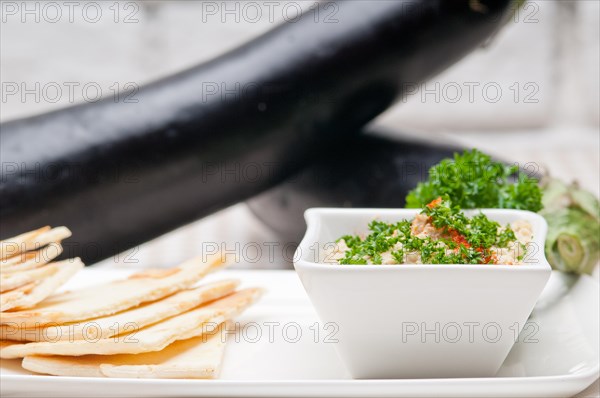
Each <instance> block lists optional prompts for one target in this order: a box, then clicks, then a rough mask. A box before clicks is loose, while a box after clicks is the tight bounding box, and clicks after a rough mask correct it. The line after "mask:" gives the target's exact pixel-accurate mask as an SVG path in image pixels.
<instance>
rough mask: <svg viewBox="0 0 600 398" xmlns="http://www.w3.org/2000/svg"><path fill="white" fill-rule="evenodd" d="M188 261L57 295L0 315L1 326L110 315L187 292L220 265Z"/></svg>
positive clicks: (199, 259)
mask: <svg viewBox="0 0 600 398" xmlns="http://www.w3.org/2000/svg"><path fill="white" fill-rule="evenodd" d="M203 260H206V256H200V257H197V258H193V259H190V260H188V261H186V262H184V263H183V264H181V265H180V266H178V267H174V268H169V269H159V270H146V271H143V272H138V273H136V274H134V275H132V276H130V277H129V278H128V279H125V280H119V281H114V282H110V283H105V284H101V285H96V286H92V287H88V288H87V289H85V290H77V291H72V292H65V293H61V294H56V295H54V296H52V297H50V298H49V299H48V300H45V301H44V302H43V303H40V304H39V305H38V306H36V307H35V308H33V309H30V310H27V311H19V312H11V313H2V314H0V323H3V324H7V323H8V324H17V325H19V327H20V328H31V327H40V326H43V325H48V324H54V325H56V324H65V323H73V322H79V321H82V320H85V319H92V318H99V317H101V316H106V315H112V314H115V313H117V312H121V311H124V310H126V309H129V308H133V307H136V306H138V305H140V304H141V303H145V302H149V301H155V300H158V299H161V298H163V297H166V296H169V295H171V294H173V293H175V292H178V291H180V290H183V289H187V288H189V287H191V286H192V285H194V284H195V283H196V282H198V281H199V280H200V279H201V278H202V277H204V275H206V274H207V273H208V272H211V271H214V270H216V269H218V268H219V267H221V266H222V265H223V263H222V261H221V255H219V254H218V255H216V256H212V257H209V258H208V261H203Z"/></svg>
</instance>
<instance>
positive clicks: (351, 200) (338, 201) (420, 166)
mask: <svg viewBox="0 0 600 398" xmlns="http://www.w3.org/2000/svg"><path fill="white" fill-rule="evenodd" d="M389 136H390V134H389V133H388V132H385V131H383V132H382V131H374V130H370V131H367V132H365V134H362V135H360V136H355V137H352V138H351V139H348V144H347V145H345V146H344V148H343V150H337V151H331V152H330V153H329V154H328V156H323V157H321V158H320V159H319V160H316V161H315V162H314V163H313V164H311V165H310V166H309V167H306V168H305V169H304V170H302V171H301V172H299V173H297V174H296V175H295V176H293V177H291V178H289V179H288V180H287V181H285V182H284V183H282V184H279V185H278V186H276V187H274V188H272V189H270V190H268V191H266V192H264V193H262V194H260V195H258V196H256V197H254V198H252V199H251V200H249V201H248V202H247V204H248V206H249V207H250V209H251V210H252V212H253V213H254V214H255V215H256V216H257V217H258V219H259V220H261V221H262V222H263V223H265V224H266V225H267V226H268V227H270V228H271V230H273V231H274V232H276V234H277V236H278V237H279V238H280V239H281V242H282V243H285V244H298V243H299V242H300V240H301V239H302V236H303V235H304V233H305V231H306V223H305V222H304V211H305V210H306V209H308V208H311V207H370V208H398V207H404V203H405V197H406V195H407V194H408V192H409V191H410V190H411V189H413V188H414V187H415V186H416V185H417V183H418V182H420V181H422V180H425V179H427V176H428V171H429V168H430V167H431V166H433V165H435V164H437V163H439V162H440V161H441V160H442V159H444V158H448V157H452V155H453V154H454V153H455V152H461V151H462V150H463V149H462V148H459V147H457V146H449V145H441V144H428V143H415V142H410V141H406V140H401V139H393V138H390V137H389Z"/></svg>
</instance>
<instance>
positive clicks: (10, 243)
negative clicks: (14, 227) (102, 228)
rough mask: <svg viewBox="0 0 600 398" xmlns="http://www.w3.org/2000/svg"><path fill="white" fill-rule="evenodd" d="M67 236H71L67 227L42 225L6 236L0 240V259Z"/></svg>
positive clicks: (34, 248) (56, 241)
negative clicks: (17, 234) (35, 228)
mask: <svg viewBox="0 0 600 398" xmlns="http://www.w3.org/2000/svg"><path fill="white" fill-rule="evenodd" d="M69 236H71V231H70V230H69V228H67V227H56V228H52V229H50V227H44V228H40V229H38V230H35V231H31V232H27V233H24V234H22V235H19V236H15V237H14V238H8V239H5V240H3V241H2V242H0V259H1V260H4V259H7V258H9V257H13V256H16V255H17V254H20V253H23V252H27V251H30V250H37V249H39V248H41V247H44V246H46V245H48V244H50V243H60V242H61V241H62V240H63V239H66V238H68V237H69Z"/></svg>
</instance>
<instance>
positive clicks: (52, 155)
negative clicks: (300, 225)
mask: <svg viewBox="0 0 600 398" xmlns="http://www.w3.org/2000/svg"><path fill="white" fill-rule="evenodd" d="M330 3H331V2H329V3H325V4H323V5H322V6H321V7H325V6H327V4H330ZM477 4H478V7H474V8H472V5H473V2H472V1H471V0H453V1H448V0H416V1H415V0H410V1H402V0H393V1H389V0H383V1H377V0H368V1H364V0H352V1H340V2H336V5H337V13H336V15H335V19H337V22H336V23H323V22H319V23H316V22H315V20H314V15H313V14H312V13H311V14H310V15H309V14H305V15H304V16H303V17H302V18H301V19H299V20H296V21H293V22H288V23H286V24H283V25H281V26H279V27H277V28H275V29H273V30H272V31H270V32H267V33H266V34H265V35H263V36H261V37H259V38H257V39H255V40H253V41H251V42H249V43H247V44H245V45H243V46H241V47H239V48H237V49H235V50H233V51H231V52H229V53H226V54H224V55H222V56H220V57H218V58H216V59H214V60H212V61H210V62H207V63H204V64H201V65H198V66H196V67H194V68H191V69H189V70H186V71H184V72H181V73H179V74H176V75H173V76H170V77H167V78H165V79H163V80H160V81H157V82H155V83H153V84H149V85H147V86H145V87H142V88H141V89H140V90H139V92H137V93H136V94H135V99H136V100H137V102H133V103H124V102H122V101H119V102H115V101H114V100H113V98H107V99H104V100H102V101H99V102H96V103H93V104H83V105H79V106H74V107H71V108H67V109H63V110H59V111H55V112H52V113H48V114H44V115H40V116H36V117H32V118H28V119H22V120H16V121H11V122H7V123H5V124H2V125H1V126H0V158H1V162H2V175H1V179H0V219H1V226H2V227H1V231H0V238H5V237H8V236H13V235H15V234H18V233H20V232H23V231H27V230H30V229H33V228H36V227H39V226H41V225H45V224H50V225H67V226H68V227H69V228H71V229H72V231H73V238H71V239H70V240H69V242H68V246H67V248H66V252H65V255H67V256H80V257H82V258H83V260H84V261H85V262H86V263H88V264H89V263H93V262H95V261H98V260H101V259H103V258H107V257H109V256H111V255H113V254H115V253H118V252H121V251H123V250H125V249H128V248H131V247H134V246H136V245H138V244H140V243H142V242H145V241H147V240H149V239H152V238H154V237H156V236H159V235H161V234H163V233H165V232H168V231H170V230H172V229H174V228H176V227H178V226H181V225H183V224H185V223H188V222H190V221H193V220H195V219H198V218H200V217H203V216H205V215H208V214H210V213H212V212H215V211H217V210H220V209H223V208H225V207H227V206H229V205H232V204H234V203H236V202H239V201H242V200H245V199H248V198H250V197H252V196H254V195H256V194H258V193H260V192H262V191H264V190H265V189H268V188H270V187H272V186H274V185H275V184H277V183H278V182H281V181H283V180H284V179H285V178H286V177H289V176H290V175H292V174H293V173H294V172H296V171H298V170H299V169H300V168H301V166H304V165H306V164H308V162H310V161H311V160H312V159H314V157H315V156H317V155H318V154H317V152H316V151H315V148H320V149H327V148H330V147H331V144H332V143H333V142H339V141H340V140H341V139H346V138H348V137H349V135H350V134H351V132H352V131H357V130H358V128H359V127H360V126H363V125H365V124H366V123H367V122H368V121H370V120H371V119H372V118H374V117H375V116H376V115H378V114H379V113H381V112H382V111H384V110H385V109H386V108H387V107H389V106H390V104H392V103H393V101H394V100H395V99H397V98H398V97H400V96H401V95H402V94H403V90H404V88H406V87H408V86H409V85H411V84H414V83H417V82H421V81H423V80H425V79H427V78H428V77H430V76H432V75H434V74H435V73H437V72H439V71H440V70H443V69H444V68H446V67H448V66H449V65H451V64H452V63H454V62H455V61H457V60H458V59H460V58H461V57H462V56H464V55H465V54H467V53H468V52H469V51H471V50H473V49H474V48H475V47H477V46H478V45H479V44H481V43H482V42H483V41H484V40H486V39H487V38H488V37H489V36H490V35H492V34H493V33H494V32H495V31H496V30H497V29H498V28H499V27H500V26H501V25H502V24H503V20H504V17H505V16H506V15H507V14H508V13H509V12H510V8H511V6H512V4H511V1H510V0H479V1H478V2H477ZM329 7H331V6H329ZM327 10H329V8H328V9H327ZM323 11H324V12H323V13H322V14H325V10H323ZM215 90H216V91H215ZM337 145H339V144H337ZM249 169H252V170H254V172H252V170H250V171H248V170H249ZM244 170H246V171H247V172H246V173H245V172H244Z"/></svg>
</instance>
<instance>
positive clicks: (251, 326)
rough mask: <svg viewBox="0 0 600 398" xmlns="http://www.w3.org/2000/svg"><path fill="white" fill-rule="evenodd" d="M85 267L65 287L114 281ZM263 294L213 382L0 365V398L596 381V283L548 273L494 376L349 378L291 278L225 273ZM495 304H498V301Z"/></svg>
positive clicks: (418, 391)
mask: <svg viewBox="0 0 600 398" xmlns="http://www.w3.org/2000/svg"><path fill="white" fill-rule="evenodd" d="M128 273H129V272H128V271H124V270H115V269H110V268H106V267H101V268H96V269H94V268H91V269H85V270H84V271H82V272H80V273H79V274H78V275H77V276H76V277H75V278H73V280H72V281H70V282H69V284H68V285H67V286H66V288H69V289H73V288H82V287H85V286H89V285H91V284H94V283H98V282H101V281H108V280H112V279H116V278H123V277H125V276H127V274H128ZM225 277H227V278H239V279H241V280H242V282H243V284H242V285H243V286H262V287H264V288H266V289H267V293H266V294H265V296H264V298H263V299H262V300H261V301H260V302H259V303H257V304H256V305H254V306H253V307H252V308H251V309H249V310H248V311H247V312H246V313H244V314H243V315H242V316H241V317H240V318H239V319H238V320H237V321H238V322H239V329H238V331H237V333H233V334H231V335H230V336H229V341H228V345H227V349H226V353H225V358H224V366H223V371H222V374H221V377H220V379H219V380H138V379H102V378H83V377H82V378H73V377H53V376H43V375H35V374H31V373H29V372H27V371H25V370H23V369H22V368H21V367H20V365H19V361H18V360H2V362H1V364H0V392H1V393H2V394H1V395H2V397H9V396H15V397H16V396H21V397H25V396H26V397H33V396H44V397H47V396H55V397H81V396H85V397H87V398H90V397H110V396H112V397H140V396H147V397H158V396H161V397H171V396H172V397H258V396H261V397H284V396H287V397H302V396H319V397H432V396H436V397H488V396H512V397H564V396H570V395H574V394H576V393H578V392H579V391H582V390H583V389H585V388H586V387H587V386H588V385H590V384H591V383H592V382H593V381H594V380H596V379H597V378H598V375H599V358H598V333H599V328H598V318H599V315H598V314H599V308H598V306H599V289H598V283H596V282H595V281H594V280H593V279H591V278H588V277H579V278H576V277H571V276H566V275H563V274H560V273H553V275H552V278H551V279H550V282H549V283H548V286H547V287H546V289H545V291H544V293H543V294H542V297H541V299H540V301H539V302H538V305H537V306H536V309H535V310H534V313H533V314H532V317H531V319H530V322H531V326H530V327H526V328H525V329H524V330H523V332H522V333H521V335H520V336H519V338H518V342H517V343H516V345H515V346H514V348H513V350H512V351H511V353H510V355H509V357H508V358H507V360H506V361H505V363H504V365H503V366H502V368H501V370H500V372H499V374H498V375H497V376H496V377H493V378H465V379H411V380H352V379H350V378H349V376H348V374H347V372H346V371H345V369H344V367H343V365H342V363H341V362H340V361H339V359H338V357H337V355H336V353H335V349H334V346H335V325H324V324H322V323H321V322H319V320H318V318H317V315H316V314H315V312H314V310H313V308H312V306H311V305H310V302H309V300H308V298H307V296H306V294H305V292H304V290H303V288H302V286H301V284H300V281H299V279H298V277H297V276H296V275H295V273H294V272H293V271H258V270H257V271H234V270H231V271H224V272H219V273H217V274H214V275H210V276H209V277H208V278H207V280H216V279H221V278H225ZM499 300H501V298H500V297H499Z"/></svg>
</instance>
